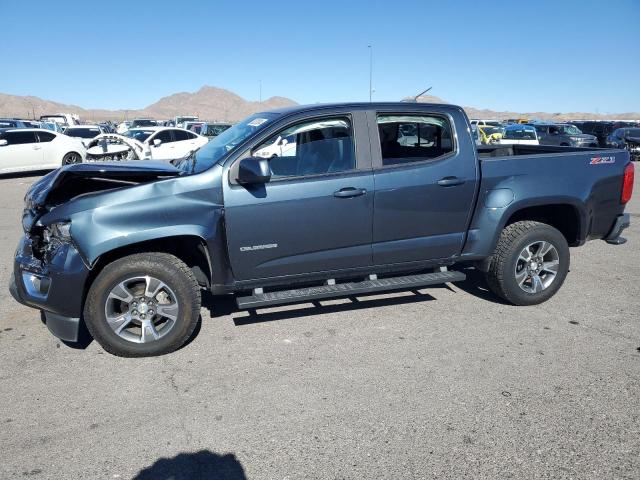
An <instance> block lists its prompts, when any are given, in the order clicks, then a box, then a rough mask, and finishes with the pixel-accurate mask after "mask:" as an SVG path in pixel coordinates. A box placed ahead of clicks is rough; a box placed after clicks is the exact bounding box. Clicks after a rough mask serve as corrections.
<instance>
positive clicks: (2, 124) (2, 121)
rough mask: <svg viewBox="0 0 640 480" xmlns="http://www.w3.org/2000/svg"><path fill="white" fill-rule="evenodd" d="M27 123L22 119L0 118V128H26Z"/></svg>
mask: <svg viewBox="0 0 640 480" xmlns="http://www.w3.org/2000/svg"><path fill="white" fill-rule="evenodd" d="M27 127H28V125H27V124H26V123H24V122H23V121H22V120H17V119H15V118H0V128H27Z"/></svg>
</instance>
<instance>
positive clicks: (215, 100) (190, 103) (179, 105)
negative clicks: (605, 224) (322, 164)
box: [0, 86, 640, 121]
mask: <svg viewBox="0 0 640 480" xmlns="http://www.w3.org/2000/svg"><path fill="white" fill-rule="evenodd" d="M417 101H418V102H425V103H449V102H447V101H445V100H443V99H441V98H439V97H435V96H433V95H424V96H421V97H418V99H417ZM291 105H296V102H294V101H293V100H291V99H289V98H285V97H271V98H269V99H267V100H265V101H263V102H252V101H249V100H245V99H244V98H242V97H240V96H238V95H236V94H235V93H233V92H230V91H229V90H225V89H222V88H217V87H209V86H204V87H202V88H201V89H200V90H198V91H197V92H193V93H189V92H181V93H174V94H173V95H169V96H168V97H163V98H161V99H160V100H158V101H157V102H156V103H153V104H151V105H149V106H148V107H146V108H143V109H141V110H96V109H85V108H82V107H79V106H77V105H66V104H63V103H58V102H53V101H50V100H43V99H41V98H38V97H32V96H18V95H7V94H2V93H0V117H19V118H33V116H35V117H36V118H38V117H40V115H43V114H46V113H57V112H66V113H77V114H78V115H80V118H81V119H82V120H84V121H102V120H112V121H122V120H124V119H125V118H129V119H132V118H136V117H151V118H156V119H168V118H171V117H174V116H176V115H197V116H198V117H200V118H201V119H203V120H214V121H215V120H217V121H238V120H240V119H242V118H244V117H246V116H247V115H250V114H252V113H255V112H258V111H261V110H271V109H274V108H280V107H287V106H291ZM464 109H465V111H466V112H467V115H469V117H470V118H483V119H506V118H521V117H526V118H533V119H542V120H556V121H562V120H569V119H580V118H589V119H601V120H606V119H640V113H639V112H627V113H616V114H608V115H602V114H600V115H598V114H594V113H588V112H567V113H547V112H508V111H506V112H497V111H494V110H488V109H478V108H475V107H464Z"/></svg>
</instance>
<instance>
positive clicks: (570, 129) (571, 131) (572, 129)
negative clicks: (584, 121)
mask: <svg viewBox="0 0 640 480" xmlns="http://www.w3.org/2000/svg"><path fill="white" fill-rule="evenodd" d="M564 133H565V134H567V135H582V132H581V131H580V129H579V128H578V127H576V126H574V125H565V126H564Z"/></svg>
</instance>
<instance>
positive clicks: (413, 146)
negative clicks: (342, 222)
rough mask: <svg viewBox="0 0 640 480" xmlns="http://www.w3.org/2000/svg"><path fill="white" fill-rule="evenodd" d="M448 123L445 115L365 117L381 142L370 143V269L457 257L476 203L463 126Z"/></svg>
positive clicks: (468, 139) (472, 167)
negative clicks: (373, 265)
mask: <svg viewBox="0 0 640 480" xmlns="http://www.w3.org/2000/svg"><path fill="white" fill-rule="evenodd" d="M413 122H415V125H413V126H412V125H411V124H412V123H413ZM453 122H454V120H453V119H452V118H450V117H448V116H446V115H442V114H433V116H429V114H427V113H418V114H416V113H413V114H407V115H406V116H405V115H402V114H389V115H380V116H376V115H371V116H370V125H372V126H373V128H372V129H370V132H371V136H372V138H376V137H377V138H378V140H377V141H375V142H374V141H372V148H373V150H374V152H375V153H374V155H375V158H374V165H377V166H378V168H376V169H375V170H374V183H375V189H376V192H375V201H374V214H373V263H374V264H375V265H384V264H392V263H403V262H411V261H422V260H434V259H441V258H449V257H452V256H455V255H457V254H459V253H460V251H461V249H462V246H463V243H464V240H465V237H466V230H467V226H468V222H469V218H470V212H471V211H472V209H473V203H474V200H475V194H476V188H477V164H476V158H475V145H474V143H473V141H472V140H471V136H470V135H469V134H468V132H467V129H468V127H467V125H466V123H464V122H463V121H462V120H459V122H460V123H459V124H458V125H454V123H453ZM452 126H453V127H454V130H453V131H452V130H451V128H452ZM456 131H457V132H458V135H456ZM463 152H464V153H463ZM430 156H433V158H430ZM385 165H386V166H385Z"/></svg>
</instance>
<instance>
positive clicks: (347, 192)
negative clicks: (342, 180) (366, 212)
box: [333, 187, 367, 198]
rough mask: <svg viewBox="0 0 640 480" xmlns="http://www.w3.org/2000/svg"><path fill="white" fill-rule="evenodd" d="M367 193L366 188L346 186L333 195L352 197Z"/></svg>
mask: <svg viewBox="0 0 640 480" xmlns="http://www.w3.org/2000/svg"><path fill="white" fill-rule="evenodd" d="M365 193H367V189H366V188H354V187H345V188H341V189H340V190H337V191H335V192H333V196H334V197H338V198H351V197H359V196H360V195H364V194H365Z"/></svg>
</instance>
